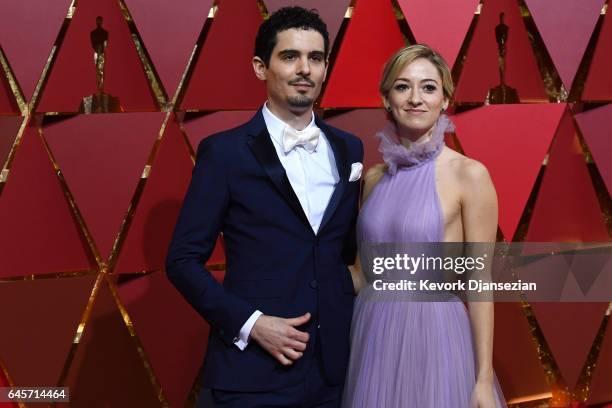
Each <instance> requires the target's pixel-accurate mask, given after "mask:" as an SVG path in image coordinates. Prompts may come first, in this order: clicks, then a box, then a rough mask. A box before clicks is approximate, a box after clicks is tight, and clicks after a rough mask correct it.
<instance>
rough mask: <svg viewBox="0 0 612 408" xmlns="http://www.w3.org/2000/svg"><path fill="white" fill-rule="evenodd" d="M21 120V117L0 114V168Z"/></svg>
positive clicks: (3, 163)
mask: <svg viewBox="0 0 612 408" xmlns="http://www.w3.org/2000/svg"><path fill="white" fill-rule="evenodd" d="M22 122H23V118H22V117H18V116H0V169H1V168H2V167H4V165H5V163H6V160H7V159H8V155H9V153H10V152H11V148H12V147H13V143H15V139H16V138H17V133H18V132H19V127H20V126H21V123H22Z"/></svg>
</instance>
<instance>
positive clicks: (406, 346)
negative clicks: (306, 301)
mask: <svg viewBox="0 0 612 408" xmlns="http://www.w3.org/2000/svg"><path fill="white" fill-rule="evenodd" d="M449 126H452V125H451V124H450V122H449V121H448V119H447V118H446V117H445V116H443V117H441V119H440V120H439V121H438V123H437V124H436V131H435V132H434V135H433V137H432V138H431V139H430V141H428V142H426V143H424V144H422V145H420V146H419V147H418V150H416V149H413V150H410V151H409V150H408V149H406V148H405V147H403V146H402V145H401V144H399V143H398V142H397V137H396V136H393V126H392V125H389V126H388V127H387V128H386V129H385V130H383V131H382V132H381V133H379V136H380V137H381V152H382V153H383V157H384V159H385V161H386V162H387V164H388V166H389V168H388V171H387V172H386V173H385V174H384V175H383V177H382V178H381V180H380V181H379V182H378V184H377V185H376V187H375V188H374V190H373V191H372V193H371V194H370V196H369V198H368V199H367V201H366V202H365V203H364V206H363V207H362V210H361V213H360V215H359V220H358V223H357V228H358V234H359V241H360V246H361V247H363V246H364V245H366V244H367V243H390V242H395V243H401V242H404V243H406V242H441V241H443V238H444V220H443V215H442V211H441V208H440V202H439V198H438V193H437V190H436V182H435V159H436V158H437V157H438V154H439V153H440V152H441V150H442V148H443V147H444V131H445V130H446V129H447V127H449ZM363 262H364V260H363V257H362V264H363ZM363 269H364V273H365V275H366V280H367V281H368V285H366V286H365V287H364V288H363V289H362V290H361V291H360V293H359V295H358V296H357V299H356V302H355V310H354V313H353V321H352V329H351V357H350V362H349V368H348V372H347V379H346V384H345V390H344V397H343V407H355V408H360V407H372V408H374V407H376V408H400V407H401V408H405V407H406V408H413V407H414V408H464V407H465V408H468V407H470V397H471V394H472V391H473V388H474V384H475V378H476V367H475V364H476V358H475V349H474V343H473V338H472V332H471V326H470V320H469V317H468V314H467V310H466V308H465V306H464V304H463V303H462V302H461V301H458V300H456V301H446V302H431V301H430V302H422V301H405V300H404V301H401V300H399V301H398V300H397V299H396V300H394V299H392V298H384V296H385V295H386V296H391V297H392V296H394V295H393V294H385V295H381V293H380V291H375V290H374V289H373V287H372V285H371V283H372V281H373V280H374V279H378V278H379V277H378V276H374V275H373V273H372V271H368V270H366V269H367V268H363ZM381 296H383V297H381ZM495 397H496V400H497V401H496V403H497V406H498V407H505V406H506V404H505V402H504V399H503V395H502V393H501V390H500V389H499V385H498V384H497V381H495Z"/></svg>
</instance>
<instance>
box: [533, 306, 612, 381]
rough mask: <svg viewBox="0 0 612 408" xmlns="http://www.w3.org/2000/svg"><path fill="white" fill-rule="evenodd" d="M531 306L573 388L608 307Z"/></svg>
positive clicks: (566, 379) (563, 374) (557, 361)
mask: <svg viewBox="0 0 612 408" xmlns="http://www.w3.org/2000/svg"><path fill="white" fill-rule="evenodd" d="M531 306H532V308H533V311H534V314H535V315H536V318H537V320H538V324H539V326H540V328H541V329H542V332H543V333H544V337H545V338H546V342H547V343H548V345H549V347H550V349H551V351H552V354H553V357H554V359H555V362H556V363H557V366H558V367H559V370H560V371H561V375H562V376H563V378H564V379H565V381H566V383H567V385H568V386H569V388H570V389H573V388H574V386H575V385H576V382H577V381H578V377H579V376H580V373H581V371H582V367H583V366H584V363H585V362H586V359H587V356H588V354H589V351H590V350H591V346H592V344H593V341H594V340H595V335H596V334H597V330H599V326H600V325H601V321H602V319H603V317H604V313H605V311H606V309H607V307H608V304H607V303H603V302H599V303H595V302H594V303H588V302H575V303H572V302H565V303H555V302H547V303H543V302H534V303H532V304H531Z"/></svg>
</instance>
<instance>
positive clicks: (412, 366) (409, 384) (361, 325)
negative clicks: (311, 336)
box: [343, 285, 506, 408]
mask: <svg viewBox="0 0 612 408" xmlns="http://www.w3.org/2000/svg"><path fill="white" fill-rule="evenodd" d="M475 362H476V358H475V352H474V345H473V340H472V332H471V326H470V321H469V317H468V314H467V309H466V308H465V306H464V304H463V303H462V302H461V301H459V300H458V299H456V298H455V300H452V301H443V302H423V301H410V300H407V299H405V298H402V299H395V300H394V299H390V298H389V297H388V296H380V295H379V294H378V293H376V291H374V290H373V288H372V286H370V285H368V286H366V287H365V288H364V289H363V290H362V291H361V292H360V293H359V296H358V297H357V299H356V302H355V310H354V313H353V322H352V328H351V357H350V362H349V368H348V372H347V379H346V384H345V389H344V397H343V407H346V408H349V407H351V408H352V407H355V408H360V407H368V408H370V407H371V408H374V407H376V408H400V407H401V408H411V407H415V408H450V407H452V408H464V407H465V408H469V407H470V398H471V394H472V391H473V389H474V385H475V379H476V364H475ZM494 389H495V394H496V400H497V406H498V407H505V406H506V404H505V402H504V399H503V395H502V393H501V390H500V388H499V384H498V383H497V380H495V388H494Z"/></svg>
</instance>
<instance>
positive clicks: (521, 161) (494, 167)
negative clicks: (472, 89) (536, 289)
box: [452, 104, 566, 240]
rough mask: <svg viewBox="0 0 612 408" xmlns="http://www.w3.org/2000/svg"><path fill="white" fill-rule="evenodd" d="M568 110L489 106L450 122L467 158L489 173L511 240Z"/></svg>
mask: <svg viewBox="0 0 612 408" xmlns="http://www.w3.org/2000/svg"><path fill="white" fill-rule="evenodd" d="M565 109H566V106H565V105H561V104H541V105H491V106H486V107H483V108H478V109H473V110H470V111H467V112H464V113H461V114H458V115H456V116H453V118H452V120H453V122H454V123H455V125H456V128H457V130H456V134H457V137H458V139H459V141H460V143H461V146H462V147H463V150H464V152H465V154H466V155H467V156H469V157H471V158H474V159H476V160H478V161H481V162H482V163H483V164H484V165H485V166H486V167H487V169H488V171H489V173H490V174H491V178H492V180H493V184H494V186H495V189H496V191H497V197H498V200H499V226H500V228H501V230H502V232H503V233H504V236H505V238H506V239H507V240H511V239H512V237H513V236H514V233H515V231H516V228H517V226H518V223H519V220H520V218H521V216H522V214H523V210H524V208H525V204H526V203H527V200H528V198H529V196H530V194H531V191H532V189H533V186H534V183H535V181H536V178H537V176H538V173H539V171H540V168H541V166H542V162H543V160H544V157H545V156H546V152H547V151H548V149H549V147H550V144H551V141H552V139H553V136H554V134H555V131H556V129H557V126H558V125H559V121H560V120H561V116H562V114H563V112H564V110H565Z"/></svg>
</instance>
